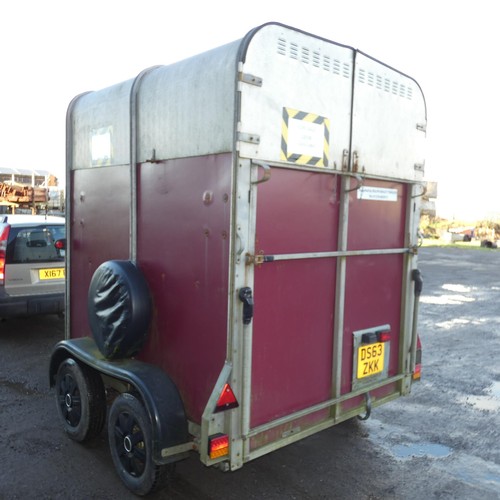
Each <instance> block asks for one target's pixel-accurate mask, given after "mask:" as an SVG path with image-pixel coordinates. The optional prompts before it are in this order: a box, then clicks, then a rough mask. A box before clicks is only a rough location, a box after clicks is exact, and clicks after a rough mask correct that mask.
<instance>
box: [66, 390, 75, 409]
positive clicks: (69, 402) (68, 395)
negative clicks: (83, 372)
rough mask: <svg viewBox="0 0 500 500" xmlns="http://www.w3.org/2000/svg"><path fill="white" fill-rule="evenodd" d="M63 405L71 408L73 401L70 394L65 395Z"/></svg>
mask: <svg viewBox="0 0 500 500" xmlns="http://www.w3.org/2000/svg"><path fill="white" fill-rule="evenodd" d="M64 404H65V405H66V408H71V407H72V406H73V400H72V399H71V394H69V393H66V396H64Z"/></svg>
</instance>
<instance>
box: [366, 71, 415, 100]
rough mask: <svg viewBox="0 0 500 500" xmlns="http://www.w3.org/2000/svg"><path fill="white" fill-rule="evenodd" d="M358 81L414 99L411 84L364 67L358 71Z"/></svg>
mask: <svg viewBox="0 0 500 500" xmlns="http://www.w3.org/2000/svg"><path fill="white" fill-rule="evenodd" d="M358 82H359V83H364V84H366V85H369V86H370V87H374V88H376V89H378V90H383V91H384V92H387V93H390V94H393V95H396V96H399V97H403V98H406V99H412V97H413V89H412V88H411V87H410V86H408V85H405V84H404V83H402V82H397V81H396V80H391V79H390V78H387V77H385V76H381V75H378V74H376V73H373V72H371V71H366V70H365V69H363V68H360V70H359V72H358Z"/></svg>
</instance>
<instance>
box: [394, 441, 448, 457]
mask: <svg viewBox="0 0 500 500" xmlns="http://www.w3.org/2000/svg"><path fill="white" fill-rule="evenodd" d="M392 452H393V453H394V456H395V457H397V458H414V457H417V458H423V457H428V458H444V457H447V456H449V455H451V453H452V449H451V448H448V446H444V445H442V444H436V443H412V444H397V445H395V446H393V447H392Z"/></svg>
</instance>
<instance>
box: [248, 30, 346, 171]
mask: <svg viewBox="0 0 500 500" xmlns="http://www.w3.org/2000/svg"><path fill="white" fill-rule="evenodd" d="M264 54H265V56H264ZM353 55H354V50H353V49H352V48H350V47H346V46H342V45H339V44H335V43H333V42H330V41H328V40H324V39H322V38H318V37H314V36H311V35H310V34H306V33H303V32H301V31H297V30H293V29H291V28H288V27H285V26H280V25H268V26H265V27H263V28H262V29H261V30H259V31H258V32H257V33H256V34H255V35H254V37H253V38H252V40H251V43H250V45H249V47H248V50H247V53H246V58H245V61H244V64H243V66H242V71H243V72H244V73H245V74H246V73H249V74H252V75H256V76H257V77H258V78H259V79H261V80H262V85H261V86H255V85H248V84H245V83H242V84H241V85H240V88H241V93H242V97H241V124H240V130H241V131H242V132H244V133H246V134H253V135H257V136H258V137H259V138H260V140H259V142H258V143H252V142H248V141H244V140H242V141H240V142H239V144H238V147H239V152H240V154H241V155H242V156H245V157H250V158H256V159H261V160H266V161H270V162H272V161H275V162H286V163H290V164H294V165H302V166H311V167H326V168H337V169H341V167H342V152H343V149H345V148H348V147H349V134H350V112H351V91H352V89H351V87H352V72H353Z"/></svg>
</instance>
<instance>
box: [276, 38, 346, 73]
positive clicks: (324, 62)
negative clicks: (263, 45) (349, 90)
mask: <svg viewBox="0 0 500 500" xmlns="http://www.w3.org/2000/svg"><path fill="white" fill-rule="evenodd" d="M277 52H278V54H279V55H281V56H284V57H289V58H290V59H295V60H296V61H300V62H301V63H303V64H307V65H310V66H313V67H314V68H318V69H320V70H323V71H327V72H328V73H333V74H334V75H338V76H343V77H344V78H351V64H350V63H348V62H342V61H339V60H338V59H335V58H334V57H332V56H329V55H328V54H323V53H321V52H318V51H315V50H311V49H310V48H309V47H305V46H299V45H298V44H297V43H296V42H291V41H289V40H287V39H286V38H283V37H280V38H278V44H277Z"/></svg>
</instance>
